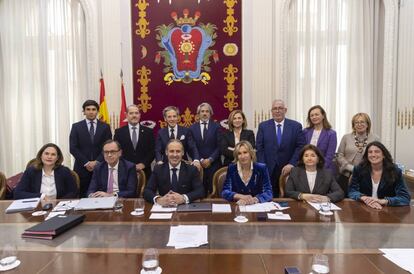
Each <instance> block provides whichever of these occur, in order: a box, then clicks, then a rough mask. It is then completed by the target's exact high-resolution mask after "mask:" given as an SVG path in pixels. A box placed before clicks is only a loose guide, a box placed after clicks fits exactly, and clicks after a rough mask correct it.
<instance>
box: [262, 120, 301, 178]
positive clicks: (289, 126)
mask: <svg viewBox="0 0 414 274" xmlns="http://www.w3.org/2000/svg"><path fill="white" fill-rule="evenodd" d="M304 145H305V138H304V135H303V132H302V125H301V124H300V123H298V122H296V121H294V120H290V119H287V118H285V122H284V126H283V133H282V142H281V144H280V146H279V145H278V143H277V139H276V125H275V121H274V120H273V119H270V120H267V121H264V122H262V123H260V124H259V130H258V132H257V137H256V149H257V161H258V162H261V163H265V164H266V166H267V169H268V170H269V174H270V176H272V174H273V170H274V169H275V168H278V169H282V168H283V167H284V166H285V165H287V164H291V165H293V166H296V164H297V162H298V159H299V152H300V150H301V149H302V147H303V146H304Z"/></svg>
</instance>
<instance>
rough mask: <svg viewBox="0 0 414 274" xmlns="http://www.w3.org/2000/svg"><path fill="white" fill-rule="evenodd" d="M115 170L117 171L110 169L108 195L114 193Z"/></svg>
mask: <svg viewBox="0 0 414 274" xmlns="http://www.w3.org/2000/svg"><path fill="white" fill-rule="evenodd" d="M114 170H115V169H114V168H113V167H111V168H110V169H109V179H108V187H107V191H106V192H108V193H112V192H114Z"/></svg>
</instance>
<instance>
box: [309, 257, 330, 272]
mask: <svg viewBox="0 0 414 274" xmlns="http://www.w3.org/2000/svg"><path fill="white" fill-rule="evenodd" d="M312 271H313V272H314V273H315V274H327V273H329V260H328V256H326V255H323V254H316V255H313V258H312Z"/></svg>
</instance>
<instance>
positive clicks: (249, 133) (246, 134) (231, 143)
mask: <svg viewBox="0 0 414 274" xmlns="http://www.w3.org/2000/svg"><path fill="white" fill-rule="evenodd" d="M240 141H248V142H249V143H250V144H251V145H252V146H253V148H256V142H255V140H254V132H253V130H250V129H242V131H241V132H240ZM235 143H236V141H235V139H234V132H233V131H230V130H227V131H226V132H224V133H223V134H222V135H221V138H220V151H221V154H222V155H223V156H224V165H225V166H227V165H229V164H230V163H231V162H233V160H234V157H233V150H230V149H228V148H229V147H231V148H234V147H235V146H236V144H235Z"/></svg>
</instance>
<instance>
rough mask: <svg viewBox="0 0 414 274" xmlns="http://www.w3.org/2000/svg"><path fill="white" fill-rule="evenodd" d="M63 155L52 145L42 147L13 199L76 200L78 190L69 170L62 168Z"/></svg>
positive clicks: (24, 174) (25, 173) (24, 175)
mask: <svg viewBox="0 0 414 274" xmlns="http://www.w3.org/2000/svg"><path fill="white" fill-rule="evenodd" d="M62 162H63V154H62V151H61V150H60V148H59V147H58V146H57V145H55V144H52V143H49V144H46V145H44V146H43V147H42V148H41V149H40V150H39V152H38V153H37V155H36V159H35V162H34V163H33V165H31V166H30V167H28V168H27V169H26V170H25V172H24V173H23V176H22V178H21V180H20V182H19V183H18V185H17V186H16V188H15V189H14V199H24V198H34V197H41V198H42V199H45V200H50V199H61V198H76V197H77V193H78V188H77V186H76V183H75V179H74V178H73V176H72V174H71V171H70V169H69V168H67V167H65V166H62Z"/></svg>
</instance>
